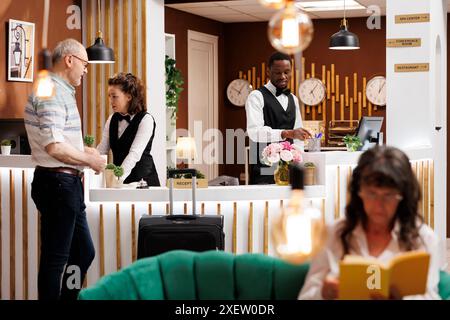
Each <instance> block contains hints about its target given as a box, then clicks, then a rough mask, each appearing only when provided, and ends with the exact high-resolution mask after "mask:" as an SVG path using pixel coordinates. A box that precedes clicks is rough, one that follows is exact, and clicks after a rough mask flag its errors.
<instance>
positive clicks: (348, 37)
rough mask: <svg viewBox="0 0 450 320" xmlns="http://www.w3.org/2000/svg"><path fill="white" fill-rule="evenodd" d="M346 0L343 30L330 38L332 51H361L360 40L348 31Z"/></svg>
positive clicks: (342, 22)
mask: <svg viewBox="0 0 450 320" xmlns="http://www.w3.org/2000/svg"><path fill="white" fill-rule="evenodd" d="M345 11H346V9H345V0H344V19H342V21H341V29H340V30H339V31H338V32H336V33H335V34H333V35H332V36H331V38H330V47H329V48H330V49H332V50H356V49H359V39H358V36H357V35H356V34H354V33H353V32H350V31H348V22H347V19H346V16H345Z"/></svg>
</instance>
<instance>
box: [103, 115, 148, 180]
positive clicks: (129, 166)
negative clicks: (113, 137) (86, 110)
mask: <svg viewBox="0 0 450 320" xmlns="http://www.w3.org/2000/svg"><path fill="white" fill-rule="evenodd" d="M112 116H113V115H110V116H109V118H108V120H106V123H105V128H104V129H103V136H102V141H101V142H100V144H99V145H98V146H97V150H98V152H100V154H108V152H109V148H110V146H109V124H110V122H111V117H112ZM134 116H135V115H131V116H130V117H131V120H133V118H134ZM128 125H129V123H128V122H127V121H126V120H121V121H119V125H118V138H120V137H121V136H122V134H123V132H124V131H125V129H126V128H127V127H128ZM152 133H153V117H152V116H151V115H149V114H148V113H147V114H146V115H145V116H144V117H143V118H142V120H141V122H140V123H139V128H138V131H137V133H136V137H134V140H133V143H132V144H131V147H130V152H129V153H128V155H127V156H126V158H125V159H124V160H123V162H122V164H121V166H122V168H123V176H122V180H125V179H126V178H127V177H128V176H129V175H130V173H131V170H133V168H134V167H135V166H136V163H137V162H138V161H139V160H141V157H142V154H143V153H144V150H145V147H146V146H147V144H148V142H149V141H150V138H151V137H152Z"/></svg>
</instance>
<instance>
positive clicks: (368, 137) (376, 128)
mask: <svg viewBox="0 0 450 320" xmlns="http://www.w3.org/2000/svg"><path fill="white" fill-rule="evenodd" d="M382 125H383V117H362V119H361V121H360V122H359V126H358V130H357V133H356V135H357V136H358V137H359V139H360V140H361V142H362V144H363V145H362V146H361V147H360V148H359V150H367V149H368V148H369V145H370V144H371V145H373V143H371V142H373V141H375V140H376V139H377V134H378V133H379V132H381V126H382Z"/></svg>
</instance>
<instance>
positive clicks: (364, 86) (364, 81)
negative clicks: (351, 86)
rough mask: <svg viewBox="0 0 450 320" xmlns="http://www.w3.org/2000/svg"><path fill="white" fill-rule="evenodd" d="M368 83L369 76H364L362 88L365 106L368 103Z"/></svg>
mask: <svg viewBox="0 0 450 320" xmlns="http://www.w3.org/2000/svg"><path fill="white" fill-rule="evenodd" d="M366 85H367V78H366V77H363V89H362V94H363V97H362V98H363V101H362V104H363V107H364V108H365V107H366V104H367V99H366Z"/></svg>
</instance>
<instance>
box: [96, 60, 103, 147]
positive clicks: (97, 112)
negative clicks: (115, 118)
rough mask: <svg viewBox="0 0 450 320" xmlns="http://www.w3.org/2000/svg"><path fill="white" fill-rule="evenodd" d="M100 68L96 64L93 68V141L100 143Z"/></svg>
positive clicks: (101, 127)
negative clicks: (94, 79)
mask: <svg viewBox="0 0 450 320" xmlns="http://www.w3.org/2000/svg"><path fill="white" fill-rule="evenodd" d="M101 70H102V67H101V66H100V65H99V64H97V65H96V67H95V75H96V79H97V81H96V86H95V120H96V121H95V141H100V139H101V136H102V129H103V124H102V116H101V114H102V102H101V98H102V97H103V92H102V77H101V76H100V75H101V74H102V72H101Z"/></svg>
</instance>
